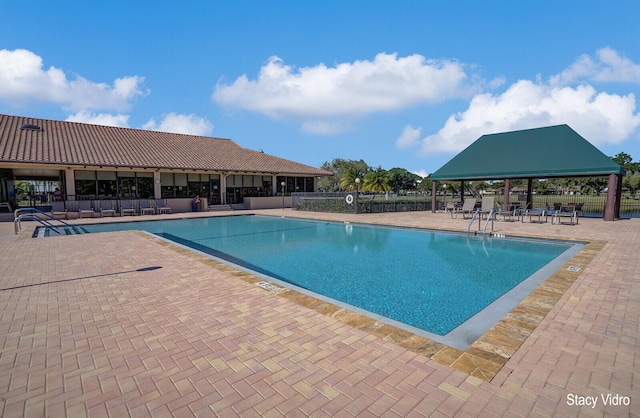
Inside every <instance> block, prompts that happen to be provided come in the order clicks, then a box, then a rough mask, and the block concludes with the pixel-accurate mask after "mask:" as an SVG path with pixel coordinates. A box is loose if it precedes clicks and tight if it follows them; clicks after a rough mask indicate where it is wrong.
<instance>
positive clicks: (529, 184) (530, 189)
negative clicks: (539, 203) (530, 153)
mask: <svg viewBox="0 0 640 418" xmlns="http://www.w3.org/2000/svg"><path fill="white" fill-rule="evenodd" d="M532 193H533V179H531V178H530V179H529V181H528V182H527V207H529V204H530V203H531V194H532Z"/></svg>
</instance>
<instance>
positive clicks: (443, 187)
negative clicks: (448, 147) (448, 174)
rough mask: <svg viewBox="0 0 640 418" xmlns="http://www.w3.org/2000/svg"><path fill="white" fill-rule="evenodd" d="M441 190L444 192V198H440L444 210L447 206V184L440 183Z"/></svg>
mask: <svg viewBox="0 0 640 418" xmlns="http://www.w3.org/2000/svg"><path fill="white" fill-rule="evenodd" d="M442 191H443V192H444V199H443V200H442V206H443V208H444V209H445V212H446V207H447V185H446V184H443V185H442Z"/></svg>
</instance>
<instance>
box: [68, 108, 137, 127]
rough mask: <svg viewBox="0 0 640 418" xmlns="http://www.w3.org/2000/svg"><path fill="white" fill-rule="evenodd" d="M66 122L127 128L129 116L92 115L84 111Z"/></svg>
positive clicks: (70, 117)
mask: <svg viewBox="0 0 640 418" xmlns="http://www.w3.org/2000/svg"><path fill="white" fill-rule="evenodd" d="M66 120H67V122H82V123H91V124H94V125H105V126H118V127H120V128H128V127H129V115H121V114H119V115H111V114H109V113H92V112H89V111H86V110H83V111H80V112H77V113H76V114H74V115H70V116H69V117H67V119H66Z"/></svg>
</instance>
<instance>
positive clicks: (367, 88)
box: [212, 53, 476, 132]
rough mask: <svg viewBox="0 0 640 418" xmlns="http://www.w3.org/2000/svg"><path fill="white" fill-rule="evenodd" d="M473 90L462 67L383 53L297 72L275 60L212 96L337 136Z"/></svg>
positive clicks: (218, 89)
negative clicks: (364, 122)
mask: <svg viewBox="0 0 640 418" xmlns="http://www.w3.org/2000/svg"><path fill="white" fill-rule="evenodd" d="M475 88H476V87H475V86H474V85H472V84H471V83H469V82H468V76H467V74H466V73H465V71H464V66H463V65H462V64H461V63H458V62H455V61H448V60H427V59H426V58H425V57H423V56H421V55H417V54H416V55H410V56H407V57H400V58H398V57H397V55H396V54H384V53H381V54H378V55H377V56H376V57H375V59H374V60H373V61H355V62H353V63H341V64H337V65H335V66H334V67H327V66H326V65H324V64H319V65H317V66H314V67H305V68H300V69H298V70H296V69H294V68H293V67H292V66H289V65H285V64H284V63H283V61H282V60H281V59H280V58H278V57H275V56H274V57H271V58H270V59H269V60H268V62H267V63H266V64H265V65H264V66H263V67H262V68H261V69H260V73H259V75H258V77H257V79H255V80H250V79H249V78H248V77H247V76H246V75H242V76H240V77H238V78H237V79H236V80H235V81H234V82H233V83H231V84H224V83H222V82H219V83H218V84H217V85H216V88H215V90H214V92H213V96H212V98H213V100H214V101H215V102H217V103H219V104H221V105H223V106H228V107H236V108H240V109H245V110H249V111H253V112H258V113H262V114H264V115H266V116H269V117H271V118H275V119H289V120H294V121H300V122H302V123H303V124H304V126H305V129H307V130H308V131H314V130H315V131H318V132H327V131H332V132H333V131H335V130H337V129H344V128H345V127H347V126H348V125H349V122H350V121H352V120H354V119H355V118H358V117H362V116H365V115H368V114H371V113H374V112H385V111H395V110H399V109H404V108H408V107H411V106H414V105H417V104H423V103H439V102H443V101H445V100H449V99H453V98H460V97H469V96H470V95H471V94H472V93H473V92H474V90H475ZM318 126H320V127H322V128H321V129H315V128H314V127H318ZM327 126H329V127H330V129H327Z"/></svg>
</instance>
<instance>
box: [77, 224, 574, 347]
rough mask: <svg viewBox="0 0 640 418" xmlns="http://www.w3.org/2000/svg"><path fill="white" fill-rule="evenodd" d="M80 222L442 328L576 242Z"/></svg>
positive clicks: (342, 227) (304, 227)
mask: <svg viewBox="0 0 640 418" xmlns="http://www.w3.org/2000/svg"><path fill="white" fill-rule="evenodd" d="M80 228H81V229H82V230H83V231H84V232H89V233H93V232H107V231H117V230H130V229H140V230H144V231H148V232H150V233H153V234H157V235H159V236H162V237H165V238H167V239H170V240H173V241H176V242H178V243H180V244H183V245H185V246H188V247H191V248H194V249H196V250H200V251H203V252H205V253H208V254H211V255H214V256H216V257H219V258H222V259H224V260H227V261H230V262H232V263H235V264H238V265H240V266H242V267H245V268H248V269H250V270H253V271H256V272H258V273H262V274H265V275H267V276H269V277H273V278H276V279H279V280H281V281H284V282H287V283H290V284H293V285H295V286H298V287H300V288H303V289H307V290H310V291H312V292H315V293H317V294H320V295H324V296H326V297H328V298H331V299H335V300H337V301H341V302H343V303H346V304H348V305H352V306H355V307H358V308H360V309H363V310H365V311H368V312H372V313H374V314H377V315H380V316H382V317H385V318H390V319H392V320H394V321H398V322H400V323H403V324H407V325H409V326H411V327H415V328H418V329H421V330H425V331H427V332H429V333H433V334H436V335H445V334H447V333H448V332H450V331H452V330H453V329H454V328H456V327H458V326H459V325H460V324H462V323H463V322H465V321H466V320H468V319H469V318H471V317H472V316H474V315H475V314H476V313H478V312H479V311H481V310H483V309H484V308H485V307H487V306H488V305H489V304H491V303H492V302H494V301H495V300H496V299H498V298H500V297H501V296H502V295H504V294H505V293H506V292H508V291H510V290H511V289H513V288H514V287H515V286H517V285H518V284H519V283H520V282H522V281H523V280H524V279H526V278H528V277H529V276H531V275H532V274H534V273H535V272H536V271H538V270H540V269H541V268H542V267H543V266H545V265H547V264H548V263H549V262H551V261H552V260H554V259H555V258H556V257H558V256H559V255H561V254H562V253H563V252H565V251H566V250H567V249H568V248H570V247H571V244H569V243H564V242H557V243H556V242H552V243H550V242H548V241H544V242H542V241H532V240H511V239H483V238H481V237H474V236H467V235H464V234H456V233H446V232H439V231H438V232H435V231H427V230H416V229H402V228H387V227H373V226H366V225H356V224H339V223H328V222H319V221H307V220H296V219H289V218H275V217H267V216H257V215H248V216H227V217H210V218H196V219H180V220H169V221H147V222H127V223H124V222H122V223H109V224H99V225H85V226H82V227H80Z"/></svg>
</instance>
